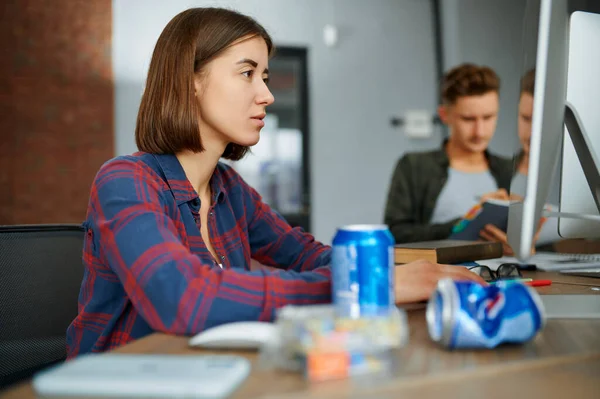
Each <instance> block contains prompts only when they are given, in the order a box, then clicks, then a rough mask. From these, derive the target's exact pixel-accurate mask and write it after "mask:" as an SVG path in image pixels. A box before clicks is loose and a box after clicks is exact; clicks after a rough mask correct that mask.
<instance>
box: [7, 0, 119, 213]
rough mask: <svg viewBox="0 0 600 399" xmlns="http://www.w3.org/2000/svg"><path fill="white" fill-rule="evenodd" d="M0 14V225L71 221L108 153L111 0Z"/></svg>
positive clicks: (34, 3)
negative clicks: (1, 50)
mask: <svg viewBox="0 0 600 399" xmlns="http://www.w3.org/2000/svg"><path fill="white" fill-rule="evenodd" d="M0 10H1V15H0V48H1V49H3V55H2V57H0V224H21V223H61V222H80V221H81V220H83V218H84V217H85V212H86V207H87V201H88V196H89V188H90V184H91V182H92V180H93V178H94V176H95V174H96V172H97V170H98V168H99V167H100V165H101V164H102V163H103V162H104V161H106V160H107V159H109V158H111V157H112V156H113V153H114V133H113V130H114V128H113V79H112V68H111V28H112V15H111V14H112V10H111V0H3V1H2V4H1V5H0Z"/></svg>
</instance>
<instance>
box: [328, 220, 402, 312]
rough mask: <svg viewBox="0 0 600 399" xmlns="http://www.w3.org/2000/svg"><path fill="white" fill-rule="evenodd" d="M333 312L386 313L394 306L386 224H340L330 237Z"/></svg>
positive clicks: (391, 253)
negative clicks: (331, 243)
mask: <svg viewBox="0 0 600 399" xmlns="http://www.w3.org/2000/svg"><path fill="white" fill-rule="evenodd" d="M331 269H332V297H333V305H334V308H335V310H336V315H337V316H339V317H347V318H353V319H354V318H358V317H371V316H387V315H389V312H390V309H391V308H392V307H393V306H394V286H393V283H394V275H393V273H394V238H393V237H392V234H391V233H390V231H389V230H388V228H387V226H385V225H349V226H344V227H340V228H339V229H338V230H337V233H336V235H335V237H334V238H333V253H332V258H331Z"/></svg>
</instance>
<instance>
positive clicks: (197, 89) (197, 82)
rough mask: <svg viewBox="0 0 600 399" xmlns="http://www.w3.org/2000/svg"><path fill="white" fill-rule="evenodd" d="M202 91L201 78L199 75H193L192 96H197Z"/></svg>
mask: <svg viewBox="0 0 600 399" xmlns="http://www.w3.org/2000/svg"><path fill="white" fill-rule="evenodd" d="M201 92H202V79H201V78H200V76H198V75H195V76H194V96H196V97H198V96H199V95H200V93H201Z"/></svg>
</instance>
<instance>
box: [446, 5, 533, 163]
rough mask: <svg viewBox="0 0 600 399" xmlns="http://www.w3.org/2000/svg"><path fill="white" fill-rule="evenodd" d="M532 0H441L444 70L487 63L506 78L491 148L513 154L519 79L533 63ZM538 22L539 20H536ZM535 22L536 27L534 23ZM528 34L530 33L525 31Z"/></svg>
mask: <svg viewBox="0 0 600 399" xmlns="http://www.w3.org/2000/svg"><path fill="white" fill-rule="evenodd" d="M528 1H529V0H527V1H526V0H442V1H441V2H440V3H441V13H442V15H441V22H442V32H443V35H442V36H443V46H444V70H448V69H450V68H452V67H453V66H455V65H458V64H460V63H463V62H474V63H476V64H483V65H488V66H490V67H491V68H493V69H494V70H495V71H496V72H497V73H498V75H499V76H500V79H501V92H500V115H499V119H498V128H497V130H496V134H495V135H494V139H493V140H492V143H491V144H490V148H491V150H493V151H495V152H497V153H500V154H503V155H507V156H508V155H512V153H513V151H514V150H515V149H516V148H517V145H518V139H517V105H518V97H519V79H520V77H521V76H522V74H523V73H524V72H525V71H526V70H527V69H528V68H530V67H532V66H533V65H534V61H535V37H533V35H535V32H537V25H536V26H535V30H532V29H529V28H526V30H524V22H525V20H527V21H528V22H530V21H532V20H535V15H532V12H531V11H535V7H532V6H531V4H529V5H528ZM534 24H535V22H534ZM530 26H531V27H533V25H531V22H530ZM524 32H526V35H524Z"/></svg>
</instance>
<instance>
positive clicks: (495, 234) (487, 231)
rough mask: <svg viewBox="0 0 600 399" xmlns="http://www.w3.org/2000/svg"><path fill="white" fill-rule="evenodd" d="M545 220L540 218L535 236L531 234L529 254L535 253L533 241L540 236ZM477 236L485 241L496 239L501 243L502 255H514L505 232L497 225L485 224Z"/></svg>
mask: <svg viewBox="0 0 600 399" xmlns="http://www.w3.org/2000/svg"><path fill="white" fill-rule="evenodd" d="M545 222H546V218H542V220H541V221H540V225H539V227H538V229H537V231H536V232H535V236H533V244H532V245H531V254H532V255H534V254H535V243H536V242H537V240H538V239H539V238H540V231H541V230H542V226H543V225H544V223H545ZM479 236H480V237H481V238H483V239H484V240H486V241H498V242H501V243H502V250H503V252H504V256H514V255H515V252H514V251H513V249H512V248H511V247H510V245H508V237H507V236H506V233H505V232H504V231H502V230H500V229H499V228H498V227H496V226H494V225H493V224H486V225H485V227H484V228H483V230H481V231H480V232H479Z"/></svg>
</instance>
